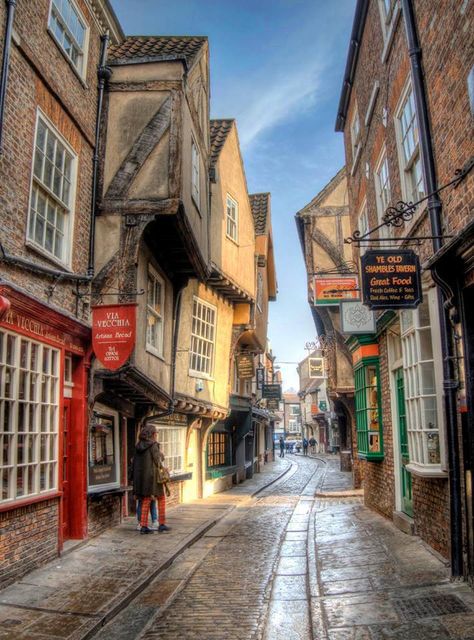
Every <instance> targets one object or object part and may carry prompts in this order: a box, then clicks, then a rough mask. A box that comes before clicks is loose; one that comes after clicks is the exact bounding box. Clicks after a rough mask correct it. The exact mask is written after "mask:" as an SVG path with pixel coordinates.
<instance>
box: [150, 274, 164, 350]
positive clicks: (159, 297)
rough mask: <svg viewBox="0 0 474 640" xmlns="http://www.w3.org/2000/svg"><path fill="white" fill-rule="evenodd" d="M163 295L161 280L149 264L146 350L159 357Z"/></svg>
mask: <svg viewBox="0 0 474 640" xmlns="http://www.w3.org/2000/svg"><path fill="white" fill-rule="evenodd" d="M163 297H164V283H163V280H162V279H161V278H160V277H159V276H158V274H157V273H156V272H155V270H154V269H152V268H151V267H150V266H149V267H148V280H147V300H146V347H147V350H148V351H151V352H152V353H154V354H155V355H157V356H159V357H163Z"/></svg>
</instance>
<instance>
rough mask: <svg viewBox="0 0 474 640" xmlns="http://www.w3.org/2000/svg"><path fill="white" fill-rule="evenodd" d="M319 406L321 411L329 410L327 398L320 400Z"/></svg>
mask: <svg viewBox="0 0 474 640" xmlns="http://www.w3.org/2000/svg"><path fill="white" fill-rule="evenodd" d="M319 408H320V410H321V411H327V410H328V405H327V402H326V401H325V400H321V401H320V402H319Z"/></svg>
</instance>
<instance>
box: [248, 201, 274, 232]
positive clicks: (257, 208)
mask: <svg viewBox="0 0 474 640" xmlns="http://www.w3.org/2000/svg"><path fill="white" fill-rule="evenodd" d="M249 198H250V206H251V207H252V214H253V219H254V221H255V233H256V234H257V235H258V236H261V235H264V234H265V233H266V232H267V222H268V214H269V211H270V194H269V193H252V194H251V195H249Z"/></svg>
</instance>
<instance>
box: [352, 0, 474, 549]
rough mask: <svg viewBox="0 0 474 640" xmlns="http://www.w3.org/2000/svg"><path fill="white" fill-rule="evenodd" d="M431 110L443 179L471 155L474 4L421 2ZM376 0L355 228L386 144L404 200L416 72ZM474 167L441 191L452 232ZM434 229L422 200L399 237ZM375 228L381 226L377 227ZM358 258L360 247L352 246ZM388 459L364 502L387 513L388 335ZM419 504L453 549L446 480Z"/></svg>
mask: <svg viewBox="0 0 474 640" xmlns="http://www.w3.org/2000/svg"><path fill="white" fill-rule="evenodd" d="M414 5H415V12H416V18H417V20H418V31H419V35H420V41H421V47H422V50H423V65H424V70H425V79H426V87H427V91H428V102H429V109H430V121H431V127H432V136H433V143H434V149H435V154H436V170H437V174H438V183H439V184H440V185H442V184H444V183H446V182H448V181H449V180H450V179H452V177H453V175H454V171H455V169H457V168H458V167H462V166H463V165H464V164H465V162H466V161H467V160H468V158H469V156H470V155H472V140H473V133H474V128H473V127H474V120H473V117H472V113H471V112H470V108H469V100H468V92H467V76H468V73H469V71H470V69H471V65H472V64H473V61H474V55H473V52H474V40H473V38H472V33H473V28H474V5H473V3H472V2H471V3H452V2H450V1H449V0H414ZM383 48H384V42H383V34H382V29H381V19H380V14H379V7H378V3H377V2H375V1H372V2H369V8H368V14H367V20H366V24H365V30H364V34H363V38H362V42H361V44H360V54H359V59H358V63H357V69H356V73H355V79H354V84H353V89H352V91H351V97H350V103H349V110H348V114H347V119H346V126H345V130H344V144H345V151H346V164H347V167H348V193H349V205H350V214H351V226H352V229H357V227H358V214H359V212H360V206H361V204H362V202H363V199H364V198H366V199H367V211H368V217H369V228H372V227H374V226H376V225H377V224H378V220H377V201H376V190H375V180H374V171H375V168H376V163H377V160H378V159H379V157H380V153H381V150H382V148H383V147H384V146H385V149H386V154H387V160H388V168H389V175H390V189H391V201H392V204H393V203H396V202H397V201H398V200H406V199H407V198H406V194H405V193H404V190H403V187H402V180H401V177H400V164H399V157H398V149H397V137H396V123H395V114H396V110H397V107H398V105H399V102H400V98H401V94H402V92H403V90H404V88H405V86H406V83H407V80H408V79H409V76H410V64H409V57H408V52H407V43H406V34H405V24H404V19H403V15H400V18H399V20H398V24H397V27H396V30H395V34H394V38H393V42H392V47H391V50H390V53H389V55H388V57H387V59H386V61H382V51H383ZM375 81H378V82H379V86H380V88H379V93H378V97H377V100H376V103H375V108H374V111H373V115H372V117H371V119H370V121H369V123H368V125H366V124H365V118H366V113H367V108H368V106H369V102H370V98H371V95H372V91H373V87H374V82H375ZM356 105H357V109H358V113H359V119H360V128H361V140H362V152H361V156H360V159H359V161H358V163H357V165H356V166H353V158H352V142H351V132H350V124H351V119H352V114H353V113H354V110H355V108H356ZM473 195H474V173H473V174H471V175H470V176H469V177H468V178H467V179H466V180H465V181H464V183H462V184H461V185H460V186H459V187H458V188H457V189H456V190H452V189H448V190H446V191H445V192H443V193H442V195H441V199H442V203H443V223H444V228H445V232H446V233H456V232H458V231H459V230H460V229H461V228H462V227H463V225H465V224H466V222H467V221H468V219H472V210H473V201H474V198H473ZM415 233H416V234H417V235H430V224H429V219H428V215H427V210H426V205H425V206H420V207H419V209H418V211H417V214H416V216H415V217H414V219H413V220H412V221H409V222H407V223H406V224H405V225H403V226H402V227H401V228H400V229H398V230H396V231H395V235H403V236H407V235H413V234H415ZM374 235H377V234H374ZM353 250H354V259H355V260H356V261H358V259H359V252H358V249H357V247H356V246H355V245H354V246H353ZM416 251H417V253H418V254H419V256H420V260H421V262H422V263H423V261H424V260H426V259H427V258H429V257H430V256H431V255H432V253H433V249H432V244H431V242H429V241H428V242H424V243H423V245H422V246H421V247H418V248H416ZM379 346H380V366H381V388H382V416H383V417H382V420H383V434H384V454H385V457H384V460H383V461H382V462H381V463H371V462H366V463H363V469H364V488H365V501H366V504H367V505H368V506H370V507H371V508H373V509H376V510H377V511H379V512H380V513H382V514H384V515H386V516H387V517H392V512H393V510H394V508H395V481H396V478H397V477H398V476H396V475H395V473H396V472H397V470H396V469H394V451H393V431H392V415H391V397H390V384H389V382H390V380H389V376H390V372H389V368H388V354H387V345H386V336H384V335H382V336H381V337H380V340H379ZM413 510H414V523H415V530H416V532H417V533H418V535H420V536H421V537H422V538H423V539H424V540H426V542H428V544H430V545H432V546H433V548H434V549H436V550H437V551H439V552H440V553H441V554H443V555H444V556H446V555H447V554H448V549H449V496H448V484H447V482H446V480H441V479H429V480H428V479H424V478H420V477H415V476H413Z"/></svg>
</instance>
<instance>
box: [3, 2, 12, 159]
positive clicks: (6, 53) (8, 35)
mask: <svg viewBox="0 0 474 640" xmlns="http://www.w3.org/2000/svg"><path fill="white" fill-rule="evenodd" d="M6 3H7V22H6V25H5V40H4V44H3V60H2V75H1V77H0V154H2V153H3V118H4V116H5V97H6V93H7V84H8V71H9V62H10V47H11V41H12V31H13V17H14V15H15V7H16V0H6Z"/></svg>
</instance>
